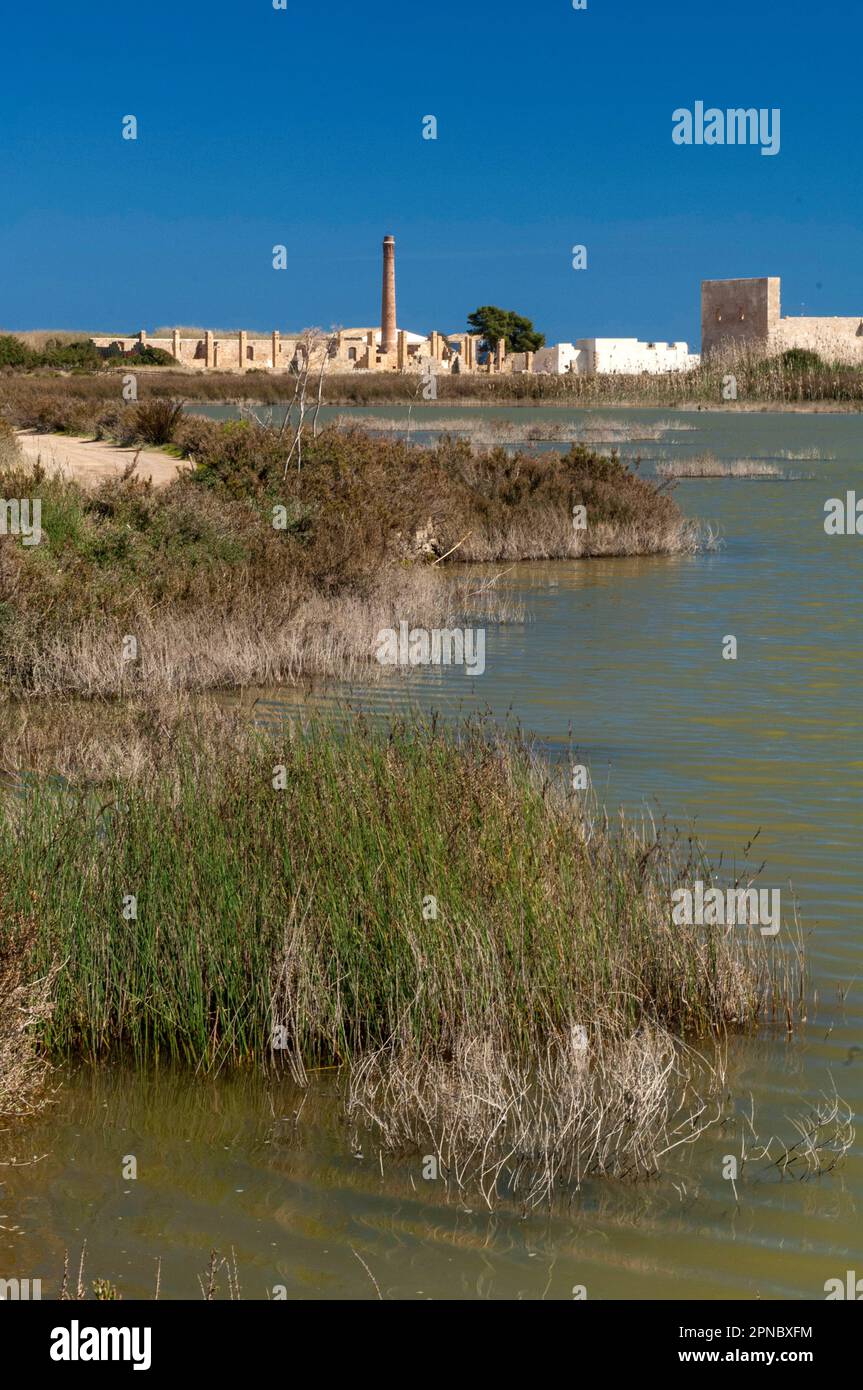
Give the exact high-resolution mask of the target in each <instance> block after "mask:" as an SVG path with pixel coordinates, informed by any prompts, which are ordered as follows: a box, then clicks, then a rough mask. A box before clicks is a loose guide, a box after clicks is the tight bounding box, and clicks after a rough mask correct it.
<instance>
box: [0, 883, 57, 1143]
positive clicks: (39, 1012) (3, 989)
mask: <svg viewBox="0 0 863 1390" xmlns="http://www.w3.org/2000/svg"><path fill="white" fill-rule="evenodd" d="M35 931H36V928H35V925H34V923H33V921H32V920H31V919H28V917H27V916H26V915H25V913H24V912H23V911H21V910H20V909H19V910H13V911H9V910H8V906H7V901H6V894H5V892H4V889H3V885H2V883H0V1121H6V1120H10V1119H14V1120H20V1119H22V1118H23V1117H25V1116H28V1115H34V1114H36V1113H37V1111H39V1110H40V1109H41V1108H42V1107H43V1105H44V1104H45V1103H46V1100H47V1081H48V1076H49V1073H50V1067H49V1064H48V1062H47V1060H46V1058H45V1056H44V1053H43V1052H42V1051H41V1049H40V1047H39V1033H40V1030H41V1029H42V1028H43V1027H44V1025H45V1024H46V1023H47V1021H48V1019H49V1018H50V1016H51V1010H52V999H53V985H54V977H55V975H56V971H55V970H49V971H48V972H47V974H44V975H42V976H40V977H39V978H37V979H35V980H34V979H33V977H32V966H31V963H30V962H31V950H32V947H33V943H34V937H35Z"/></svg>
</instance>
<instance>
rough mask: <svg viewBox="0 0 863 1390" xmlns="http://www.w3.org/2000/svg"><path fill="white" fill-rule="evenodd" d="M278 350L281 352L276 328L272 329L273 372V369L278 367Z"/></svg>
mask: <svg viewBox="0 0 863 1390" xmlns="http://www.w3.org/2000/svg"><path fill="white" fill-rule="evenodd" d="M280 350H281V342H280V340H279V330H278V328H274V329H273V346H272V354H273V370H275V368H276V367H278V365H279V352H280Z"/></svg>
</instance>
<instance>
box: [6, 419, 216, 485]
mask: <svg viewBox="0 0 863 1390" xmlns="http://www.w3.org/2000/svg"><path fill="white" fill-rule="evenodd" d="M18 443H19V444H20V445H21V448H22V450H23V451H24V454H25V455H26V457H27V458H29V459H34V460H35V459H37V458H41V460H42V464H43V466H44V467H45V468H46V469H47V470H48V472H49V473H62V474H63V475H64V476H65V477H67V478H74V480H75V481H76V482H78V483H82V484H83V485H84V486H85V487H86V486H87V485H90V486H95V485H96V484H97V483H100V482H101V481H102V480H103V478H118V477H119V476H120V474H121V473H122V472H123V470H124V469H125V468H127V467H128V465H129V464H130V463H131V462H132V460H133V458H134V457H135V454H136V452H137V451H136V450H135V449H134V448H128V449H127V448H123V447H121V446H120V445H119V444H110V443H108V442H107V441H105V440H101V439H99V440H94V439H73V438H72V437H71V436H70V435H65V434H38V433H37V432H36V431H35V430H19V431H18ZM190 466H191V465H190V464H188V463H181V462H180V461H179V459H172V458H169V457H168V455H167V454H163V453H162V452H161V450H160V449H142V450H141V451H140V453H139V454H138V467H137V469H136V470H135V477H136V478H142V479H144V478H148V479H150V480H151V481H152V482H153V483H154V484H155V486H156V487H167V485H168V483H171V482H173V481H174V479H175V478H176V476H177V469H178V468H189V467H190Z"/></svg>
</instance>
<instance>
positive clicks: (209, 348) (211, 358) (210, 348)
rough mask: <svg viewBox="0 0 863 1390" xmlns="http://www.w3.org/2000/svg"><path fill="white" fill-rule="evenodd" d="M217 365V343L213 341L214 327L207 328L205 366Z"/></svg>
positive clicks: (205, 335)
mask: <svg viewBox="0 0 863 1390" xmlns="http://www.w3.org/2000/svg"><path fill="white" fill-rule="evenodd" d="M215 365H216V352H215V344H214V342H213V331H212V329H210V328H207V329H205V331H204V366H205V367H215Z"/></svg>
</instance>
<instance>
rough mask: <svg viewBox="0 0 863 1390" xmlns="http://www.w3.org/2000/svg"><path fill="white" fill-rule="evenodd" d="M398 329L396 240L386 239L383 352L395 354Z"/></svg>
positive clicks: (382, 303)
mask: <svg viewBox="0 0 863 1390" xmlns="http://www.w3.org/2000/svg"><path fill="white" fill-rule="evenodd" d="M397 346H398V329H397V328H396V239H395V237H392V236H385V237H384V282H383V296H382V300H381V352H395V350H396V348H397Z"/></svg>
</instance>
